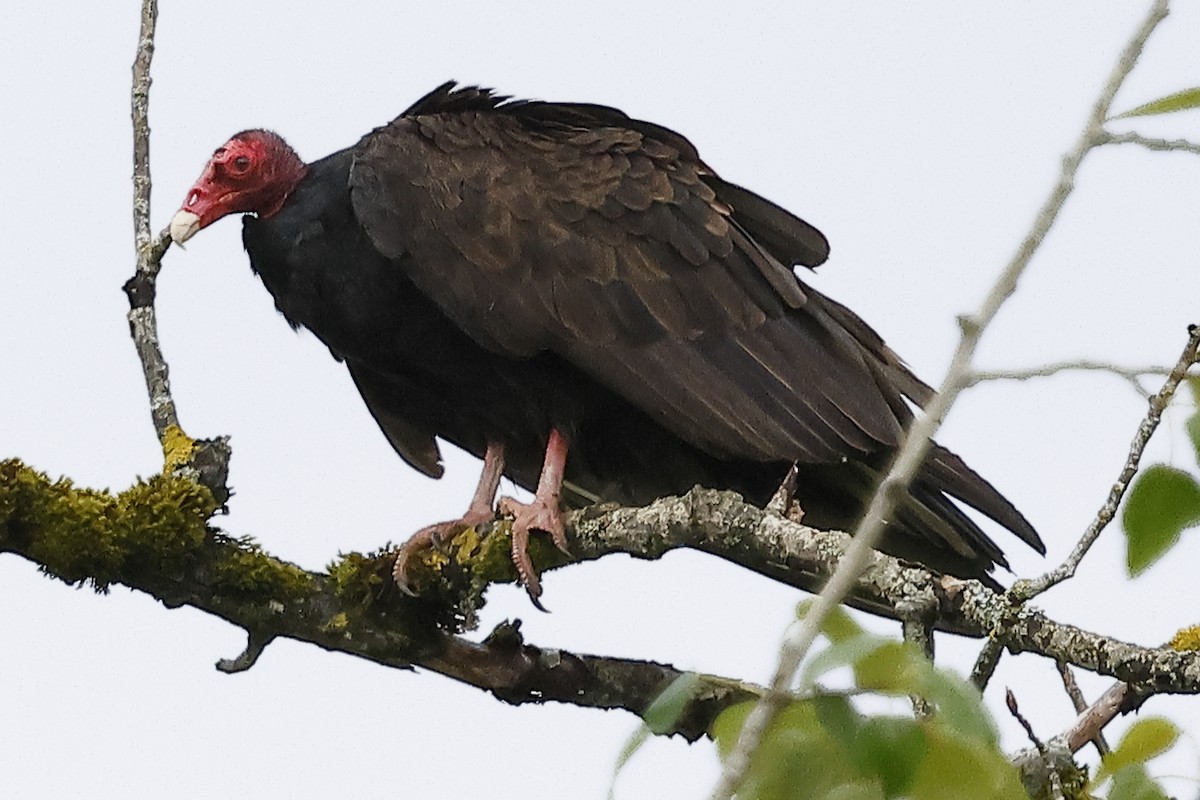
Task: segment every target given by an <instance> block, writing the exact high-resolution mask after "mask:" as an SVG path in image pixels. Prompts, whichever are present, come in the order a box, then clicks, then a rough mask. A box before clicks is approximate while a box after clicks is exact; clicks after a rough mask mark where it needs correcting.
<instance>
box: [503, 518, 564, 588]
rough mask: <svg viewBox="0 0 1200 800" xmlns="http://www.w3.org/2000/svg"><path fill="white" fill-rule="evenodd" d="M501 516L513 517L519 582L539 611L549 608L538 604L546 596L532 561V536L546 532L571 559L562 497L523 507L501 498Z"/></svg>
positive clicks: (513, 554)
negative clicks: (543, 595)
mask: <svg viewBox="0 0 1200 800" xmlns="http://www.w3.org/2000/svg"><path fill="white" fill-rule="evenodd" d="M500 512H501V513H502V514H510V515H511V516H512V518H513V524H512V561H513V566H515V567H516V568H517V578H518V580H519V581H520V582H521V584H522V585H523V586H524V587H525V591H526V592H528V593H529V599H530V601H531V602H532V603H533V605H534V607H535V608H537V609H538V610H539V611H545V610H546V609H545V607H544V606H543V605H542V603H541V601H540V600H538V598H539V597H541V594H542V584H541V581H540V580H538V574H537V570H535V569H534V568H533V561H532V560H530V558H529V532H530V531H531V530H537V531H542V532H544V533H548V534H550V539H551V541H553V542H554V545H555V546H556V547H557V548H558V549H559V550H561V551H562V552H563V553H564V554H566V555H568V556H569V555H571V551H570V550H568V549H567V534H566V531H565V529H564V527H563V520H562V512H561V511H559V509H558V497H553V498H551V499H545V498H542V497H535V498H534V499H533V501H532V502H529V503H522V502H520V501H518V500H515V499H513V498H511V497H502V498H500Z"/></svg>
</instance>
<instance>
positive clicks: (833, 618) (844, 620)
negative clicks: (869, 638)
mask: <svg viewBox="0 0 1200 800" xmlns="http://www.w3.org/2000/svg"><path fill="white" fill-rule="evenodd" d="M814 602H815V600H813V599H809V600H803V601H801V602H800V603H799V604H798V605H797V606H796V619H804V618H805V617H806V616H808V614H809V612H810V611H812V607H813V604H814ZM821 633H823V634H825V638H827V639H829V641H831V642H833V643H834V644H837V643H838V642H844V641H845V640H847V639H853V638H854V637H855V636H861V635H862V633H863V629H862V626H861V625H859V624H858V623H857V622H855V621H854V617H852V616H850V612H848V611H846V609H844V608H842V607H841V606H837V607H836V608H834V609H833V610H832V611H830V612H829V615H828V616H827V617H825V622H824V624H823V625H821Z"/></svg>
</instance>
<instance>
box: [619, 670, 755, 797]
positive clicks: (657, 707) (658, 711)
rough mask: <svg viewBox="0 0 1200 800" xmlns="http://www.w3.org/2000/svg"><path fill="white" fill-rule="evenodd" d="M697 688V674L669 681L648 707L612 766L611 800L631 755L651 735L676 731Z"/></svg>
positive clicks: (688, 673) (689, 674)
mask: <svg viewBox="0 0 1200 800" xmlns="http://www.w3.org/2000/svg"><path fill="white" fill-rule="evenodd" d="M699 684H700V676H699V675H698V674H696V673H695V672H685V673H683V674H682V675H680V676H679V677H678V678H676V679H675V680H673V681H671V683H670V684H668V685H667V688H666V689H663V690H662V692H660V693H659V695H658V697H656V698H654V701H653V702H652V703H650V707H649V708H647V709H646V713H645V714H643V715H642V724H641V725H639V726H638V729H637V730H636V731H634V732H633V734H632V735H631V736H630V737H629V739H628V740H627V741H626V742H625V746H624V747H622V748H621V752H620V754H619V755H618V756H617V763H616V764H615V765H614V766H613V774H612V781H611V782H610V783H609V784H608V796H609V798H610V800H611V798H612V797H613V796H614V792H615V791H616V788H617V777H618V776H619V775H620V774H621V770H623V769H625V765H626V764H628V763H629V759H631V758H633V755H634V754H635V753H636V752H637V751H638V750H640V749H641V747H642V745H643V744H645V743H646V740H647V739H648V738H650V734H652V733H655V734H662V733H666V732H667V731H669V730H671V729H672V728H674V727H675V723H676V722H678V721H679V718H680V717H681V716H683V712H684V710H685V709H686V708H687V705H688V703H689V702H690V701H691V699H692V697H694V696H695V694H696V687H697V686H698V685H699ZM751 705H753V704H751Z"/></svg>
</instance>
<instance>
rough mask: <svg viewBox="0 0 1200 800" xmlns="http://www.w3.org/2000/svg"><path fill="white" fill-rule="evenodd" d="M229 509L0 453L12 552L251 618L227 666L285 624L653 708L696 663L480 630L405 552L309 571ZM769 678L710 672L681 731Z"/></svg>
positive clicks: (488, 680)
mask: <svg viewBox="0 0 1200 800" xmlns="http://www.w3.org/2000/svg"><path fill="white" fill-rule="evenodd" d="M217 509H218V503H217V502H216V500H215V499H214V498H213V496H212V493H211V492H210V491H209V490H208V489H207V488H206V487H205V486H203V485H201V484H198V483H196V482H195V481H194V480H192V479H191V478H190V477H188V476H180V475H173V474H162V475H156V476H154V477H152V478H150V479H149V480H146V481H139V482H138V483H137V484H135V485H134V486H132V487H130V488H129V489H127V490H125V491H124V492H121V493H120V494H116V495H114V494H110V493H108V492H103V491H96V490H92V489H83V488H78V487H76V486H74V485H73V484H72V483H71V482H70V481H69V480H66V479H61V480H58V481H51V480H50V479H49V478H47V477H46V476H45V475H43V474H41V473H39V472H37V471H35V470H33V469H30V468H29V467H27V466H25V465H23V464H22V463H20V462H19V461H17V460H11V459H10V460H7V461H0V553H4V552H8V553H14V554H16V555H20V556H22V557H24V558H27V559H29V560H30V561H32V562H34V563H36V564H37V565H38V566H39V568H40V569H41V570H42V571H43V572H45V573H46V574H48V575H50V576H51V577H54V578H58V579H59V580H62V581H65V582H67V583H71V584H83V583H86V584H90V585H91V586H93V587H94V588H95V589H96V590H97V591H101V592H103V591H106V590H107V589H108V588H109V587H110V586H111V585H113V584H117V583H119V584H123V585H125V586H128V587H130V588H133V589H138V590H140V591H143V592H146V593H147V594H150V595H152V596H153V597H155V598H157V599H159V600H160V601H162V603H163V604H164V605H166V606H167V607H168V608H176V607H179V606H185V605H186V606H191V607H193V608H198V609H200V610H202V611H207V612H208V613H210V614H214V615H216V616H218V617H220V618H222V619H224V620H226V621H228V622H230V623H232V624H234V625H237V626H239V627H241V628H243V629H245V630H246V631H247V632H248V635H249V641H250V646H249V647H248V648H247V652H246V653H243V654H242V656H241V657H239V658H238V659H233V660H231V661H224V662H222V663H220V664H218V667H219V668H221V669H223V670H224V671H236V670H237V669H238V668H243V669H244V668H248V666H249V665H250V664H252V663H253V660H254V659H255V658H257V655H258V652H260V651H261V648H262V646H265V644H266V643H267V642H269V641H271V640H272V639H274V638H279V637H285V638H290V639H296V640H298V641H302V642H309V643H311V644H315V645H317V646H319V647H322V648H324V649H326V650H335V651H338V652H342V653H348V654H351V655H355V656H358V657H360V658H365V659H367V660H369V661H373V662H375V663H377V664H381V665H383V666H387V667H393V668H398V669H407V668H411V667H414V666H415V667H423V668H426V669H429V670H432V671H434V672H438V673H441V674H443V675H446V676H448V677H451V678H454V679H456V680H459V681H462V682H464V683H467V684H470V685H472V686H477V687H479V688H481V689H484V690H487V691H489V692H491V693H492V694H493V695H495V696H496V697H497V698H499V699H500V700H503V701H505V702H508V703H513V704H522V703H543V702H546V701H549V700H557V701H560V702H569V703H572V704H574V705H578V706H584V707H591V708H604V709H612V708H619V709H624V710H627V711H631V712H633V713H635V714H639V715H640V714H641V713H642V712H643V711H644V710H645V709H646V708H647V707H649V705H650V703H651V702H652V701H653V700H654V698H655V697H656V696H657V695H658V693H659V692H660V691H662V689H663V688H665V687H666V686H667V685H669V684H670V683H671V682H672V681H674V680H675V679H676V678H678V677H680V675H681V674H682V673H681V671H680V670H677V669H675V668H674V667H672V666H670V665H665V664H657V663H654V662H649V661H636V660H630V659H619V658H606V657H602V656H592V655H581V654H575V653H570V652H566V651H562V650H557V649H552V648H541V647H536V646H534V645H530V644H528V643H526V642H525V641H524V640H523V638H522V636H521V634H520V623H519V622H516V623H505V624H504V625H501V626H500V627H498V628H497V629H496V630H495V631H493V632H492V634H491V635H490V636H489V637H487V638H486V639H485V640H484V641H483V642H482V643H475V642H471V641H469V640H467V639H464V638H462V637H460V636H456V635H454V634H453V633H452V632H451V631H453V630H455V629H457V628H460V627H462V625H463V623H464V620H463V618H462V617H461V616H459V617H457V618H456V617H455V616H454V615H453V614H452V613H451V612H448V611H447V605H446V602H445V597H444V596H443V595H441V594H440V593H439V592H436V591H434V592H431V593H430V595H429V596H428V597H422V598H411V597H408V596H406V595H404V594H403V593H402V592H400V591H399V590H398V589H397V588H396V586H395V584H394V583H393V582H392V579H391V569H392V560H393V558H394V554H391V553H380V554H374V555H366V556H364V555H360V554H351V555H349V556H346V557H345V558H343V559H341V560H340V561H338V562H336V563H335V564H332V565H331V566H330V569H329V571H328V572H327V573H320V572H309V571H306V570H303V569H301V568H300V567H297V566H295V565H294V564H289V563H287V562H284V561H281V560H279V559H276V558H274V557H272V556H270V555H269V554H267V553H266V552H264V551H263V550H262V549H261V548H260V547H258V546H257V545H255V544H253V543H252V542H249V541H247V540H245V539H240V540H239V539H234V538H232V537H229V536H227V535H225V534H223V533H221V532H220V531H218V530H215V529H213V528H211V527H209V525H208V520H209V518H210V517H211V516H212V515H213V513H215V512H216V511H217ZM759 691H760V690H759V689H758V687H755V686H752V685H749V684H744V683H740V682H738V681H733V680H726V679H722V678H718V677H714V676H703V677H701V679H700V683H699V687H698V691H697V693H696V695H695V698H694V699H693V701H692V702H691V703H690V704H689V706H688V708H687V710H686V711H685V713H684V714H683V716H681V717H680V718H679V719H678V720H677V721H676V723H675V725H674V726H673V728H672V729H671V730H670V731H669V732H670V733H678V734H681V735H683V736H685V737H686V738H688V739H689V740H694V739H697V738H699V737H700V736H702V735H704V734H705V733H706V732H707V730H708V727H709V725H710V724H711V722H712V720H713V719H714V718H715V717H716V715H717V714H718V713H720V711H722V710H723V709H725V708H727V707H729V706H730V705H733V704H735V703H738V702H742V701H744V700H747V699H751V698H753V697H755V696H756V695H757V693H758V692H759Z"/></svg>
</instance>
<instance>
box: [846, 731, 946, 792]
mask: <svg viewBox="0 0 1200 800" xmlns="http://www.w3.org/2000/svg"><path fill="white" fill-rule="evenodd" d="M928 747H929V744H928V742H927V741H926V737H925V731H924V729H923V728H922V727H921V725H920V723H918V722H916V721H915V720H912V719H902V718H900V717H872V718H870V719H868V720H866V722H865V723H864V724H863V725H862V726H861V728H860V729H859V731H858V735H857V736H856V737H855V738H854V741H853V743H852V747H851V748H850V758H851V759H852V760H853V761H854V763H855V764H856V765H857V766H858V768H859V770H861V771H862V772H863V773H864V774H866V775H875V776H878V778H879V780H880V782H881V783H882V784H883V793H884V796H886V797H898V796H900V795H902V794H903V793H904V792H906V791H907V790H908V787H909V786H910V785H911V784H912V781H913V778H914V777H915V776H916V774H917V769H918V767H920V765H921V762H922V760H923V759H924V758H925V754H926V751H927V750H928Z"/></svg>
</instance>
